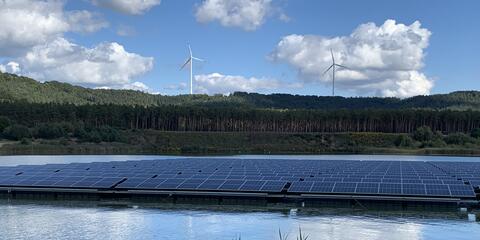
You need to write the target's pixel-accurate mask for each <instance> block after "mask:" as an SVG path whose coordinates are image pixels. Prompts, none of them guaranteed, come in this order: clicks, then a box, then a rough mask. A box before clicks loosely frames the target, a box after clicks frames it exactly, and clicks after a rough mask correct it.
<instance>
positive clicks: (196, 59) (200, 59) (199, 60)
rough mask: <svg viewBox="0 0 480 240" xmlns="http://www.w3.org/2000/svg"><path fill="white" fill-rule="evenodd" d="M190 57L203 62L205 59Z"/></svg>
mask: <svg viewBox="0 0 480 240" xmlns="http://www.w3.org/2000/svg"><path fill="white" fill-rule="evenodd" d="M192 59H194V60H197V61H200V62H205V60H203V59H201V58H196V57H192Z"/></svg>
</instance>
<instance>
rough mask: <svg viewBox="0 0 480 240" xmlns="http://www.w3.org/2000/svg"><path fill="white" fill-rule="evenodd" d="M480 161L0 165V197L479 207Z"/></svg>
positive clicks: (202, 160) (207, 160)
mask: <svg viewBox="0 0 480 240" xmlns="http://www.w3.org/2000/svg"><path fill="white" fill-rule="evenodd" d="M479 186H480V163H477V162H440V161H439V162H435V161H430V162H428V161H425V162H422V161H354V160H348V161H347V160H301V159H232V158H228V159H223V158H182V159H162V160H142V161H121V162H120V161H119V162H92V163H71V164H46V165H20V166H15V167H0V196H4V197H7V198H19V197H26V198H38V197H39V196H50V197H53V198H55V199H72V198H73V199H78V198H85V199H89V198H93V199H98V198H118V199H124V198H128V199H150V200H152V199H153V200H158V201H162V199H173V201H174V202H175V201H181V200H182V199H196V200H199V201H212V202H218V203H221V202H236V201H237V200H242V201H243V203H245V202H248V201H251V202H258V201H260V202H262V201H267V202H285V203H289V202H290V203H296V204H301V205H302V206H303V205H305V204H306V205H308V206H315V205H318V204H323V203H325V202H331V201H339V202H349V203H353V204H355V203H358V204H359V205H362V203H371V202H392V203H405V202H411V203H417V204H418V203H420V204H426V203H428V204H440V205H442V204H447V205H448V204H450V205H459V204H465V205H478V199H479V198H478V193H479V192H480V191H479Z"/></svg>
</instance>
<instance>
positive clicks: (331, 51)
mask: <svg viewBox="0 0 480 240" xmlns="http://www.w3.org/2000/svg"><path fill="white" fill-rule="evenodd" d="M330 53H331V54H332V61H333V64H335V58H334V57H333V50H332V49H331V48H330Z"/></svg>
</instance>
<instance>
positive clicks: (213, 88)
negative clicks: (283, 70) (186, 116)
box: [194, 73, 283, 94]
mask: <svg viewBox="0 0 480 240" xmlns="http://www.w3.org/2000/svg"><path fill="white" fill-rule="evenodd" d="M282 85H283V83H282V82H280V81H278V80H275V79H268V78H255V77H250V78H246V77H243V76H231V75H222V74H220V73H211V74H206V75H195V85H194V88H195V92H196V93H205V94H216V93H221V94H228V93H232V92H236V91H241V92H258V91H262V90H273V89H278V88H279V87H281V86H282Z"/></svg>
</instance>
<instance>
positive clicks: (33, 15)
mask: <svg viewBox="0 0 480 240" xmlns="http://www.w3.org/2000/svg"><path fill="white" fill-rule="evenodd" d="M64 3H65V1H57V0H42V1H33V0H16V1H4V0H0V57H2V59H5V60H7V61H9V63H7V64H6V65H0V70H1V71H3V72H11V73H17V74H21V75H25V76H30V77H33V78H35V79H37V80H41V81H48V80H57V81H62V82H69V83H74V84H80V85H85V86H90V87H102V86H103V87H110V88H129V89H137V90H142V91H146V89H147V88H148V87H146V86H145V85H142V83H140V82H134V78H136V77H138V76H140V75H142V74H144V73H146V72H148V71H150V70H151V69H152V67H153V58H150V57H143V56H140V55H138V54H135V53H130V52H127V51H126V50H125V49H124V47H123V46H122V45H120V44H118V43H115V42H105V43H101V44H98V45H97V46H94V47H93V48H87V47H83V46H80V45H77V44H75V43H73V42H71V41H69V40H67V39H66V38H65V37H64V35H65V33H68V32H80V33H91V32H95V31H98V30H100V29H102V28H105V27H107V26H108V23H107V22H106V21H104V20H103V19H102V18H101V15H99V14H98V13H94V12H89V11H85V10H81V11H65V10H64Z"/></svg>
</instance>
